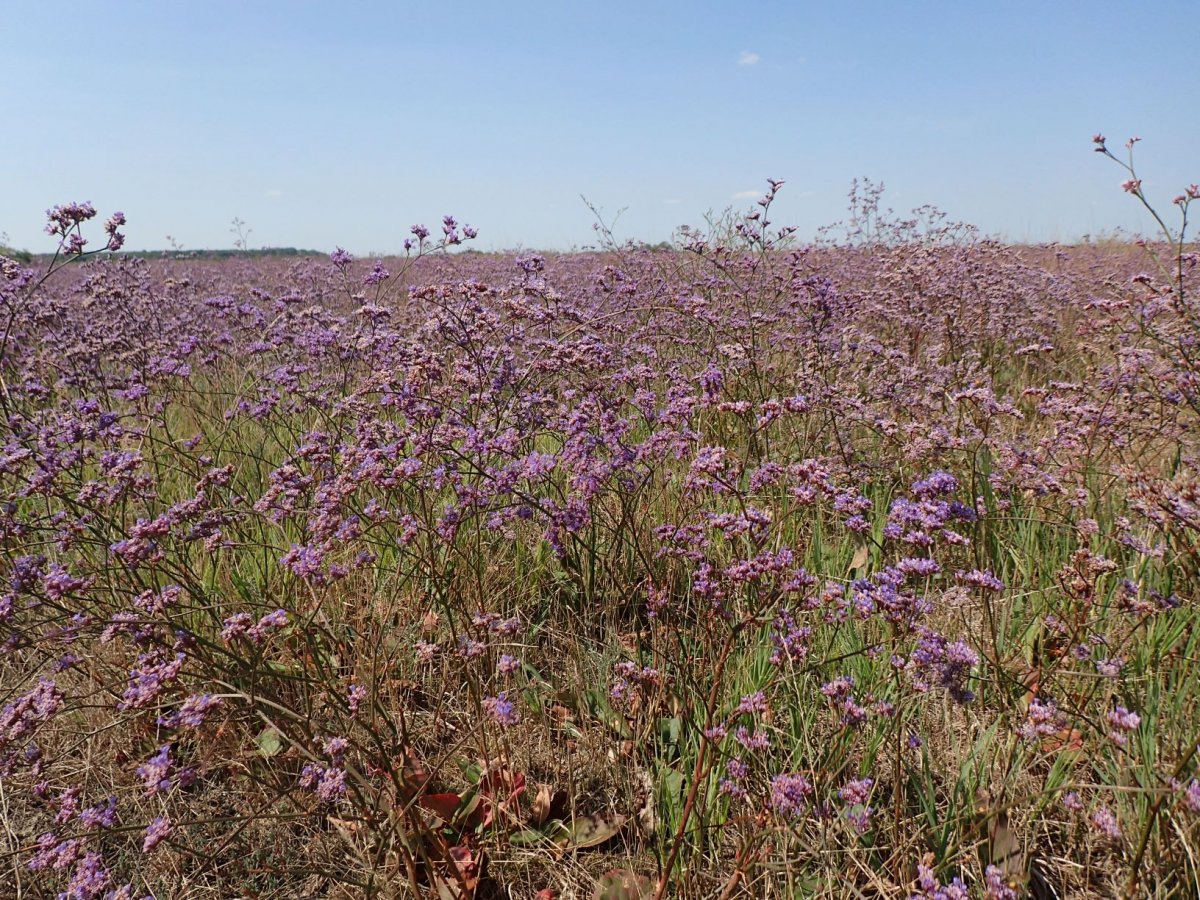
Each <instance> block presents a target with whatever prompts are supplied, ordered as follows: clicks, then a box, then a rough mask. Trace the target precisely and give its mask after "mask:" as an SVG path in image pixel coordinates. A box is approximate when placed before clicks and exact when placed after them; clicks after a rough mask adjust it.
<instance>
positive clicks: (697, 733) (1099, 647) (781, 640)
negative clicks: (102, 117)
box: [0, 173, 1200, 900]
mask: <svg viewBox="0 0 1200 900" xmlns="http://www.w3.org/2000/svg"><path fill="white" fill-rule="evenodd" d="M1132 180H1133V175H1132V173H1131V182H1132ZM1131 182H1127V186H1126V190H1128V191H1129V192H1130V193H1133V194H1135V195H1136V196H1139V197H1140V182H1138V183H1137V184H1132V187H1131V186H1130V185H1131ZM776 190H778V183H772V185H771V188H770V191H769V192H768V194H767V196H765V197H764V198H763V200H762V202H761V203H760V204H759V205H758V206H756V207H755V208H754V211H753V212H751V213H749V214H747V215H744V216H739V217H736V218H729V219H726V220H724V221H723V222H721V223H717V224H718V225H720V227H714V229H712V230H711V231H709V232H705V233H701V232H699V231H687V232H684V234H683V240H682V241H681V242H680V246H679V247H678V248H677V249H675V250H673V251H670V252H665V251H659V252H653V251H648V250H637V249H633V248H619V247H614V248H612V249H611V250H610V251H608V252H603V253H600V252H596V253H587V254H578V255H562V256H552V255H548V256H546V257H545V258H543V257H541V256H538V255H533V254H529V255H524V256H520V257H517V258H513V257H512V256H498V255H485V254H446V253H442V252H440V251H442V250H444V249H445V248H446V247H447V246H448V245H451V244H456V243H460V242H462V241H465V240H467V239H469V238H470V237H471V236H473V232H471V231H470V229H469V228H467V227H465V226H460V225H458V224H457V223H456V222H455V221H454V220H453V219H451V218H447V219H446V220H445V223H444V226H443V227H442V228H441V229H435V230H434V231H435V233H434V234H433V235H430V234H429V230H427V229H424V228H421V227H420V226H416V227H414V229H413V233H414V236H413V239H412V242H411V246H410V248H409V255H408V256H406V257H403V258H396V259H387V260H381V261H375V260H356V259H352V258H351V257H350V256H349V255H348V254H345V253H342V252H340V251H339V252H337V253H335V254H333V255H332V257H330V258H323V259H305V260H303V261H299V262H295V261H291V262H281V261H263V260H259V261H255V260H252V259H234V260H226V261H223V262H220V263H214V262H209V261H205V260H202V259H190V260H189V259H173V260H164V261H157V262H153V263H149V262H145V261H140V260H136V259H128V258H125V257H123V256H107V257H106V256H100V255H98V256H97V257H96V258H94V259H90V260H89V259H84V260H83V261H82V262H80V261H79V259H78V257H80V256H83V255H85V254H84V250H85V245H84V244H83V243H82V240H83V237H84V236H85V234H86V232H87V229H88V228H90V227H91V224H92V223H90V222H88V220H89V219H90V218H91V217H92V215H93V214H94V211H93V210H92V209H91V208H90V207H89V206H87V205H85V204H80V205H72V206H66V207H57V208H55V210H53V211H52V221H51V230H52V231H53V232H55V233H56V235H57V236H58V237H59V238H60V239H61V240H62V242H63V246H62V255H61V256H60V257H58V258H56V260H55V262H54V263H53V264H52V265H51V268H52V269H55V270H61V271H57V272H53V273H51V274H52V277H49V278H46V277H44V274H45V266H43V267H42V268H41V269H35V268H26V267H24V266H22V265H19V264H17V263H16V262H13V261H5V262H3V263H2V266H3V269H2V276H3V277H2V278H0V314H2V316H3V322H2V327H3V329H4V330H3V334H2V336H0V340H2V347H0V376H2V379H3V382H2V384H0V407H2V412H3V414H4V426H3V427H4V435H3V446H2V447H0V547H2V550H0V552H2V562H0V568H2V575H3V578H2V583H0V590H2V592H3V593H2V594H0V642H2V645H3V652H2V654H0V707H2V712H0V819H2V822H3V829H4V830H3V834H0V854H2V856H0V859H2V860H3V864H2V866H0V893H3V894H4V895H5V896H14V897H48V896H60V897H65V898H72V900H73V898H102V897H103V898H134V897H137V898H140V897H145V896H147V895H150V896H154V897H160V898H166V897H171V898H200V897H205V898H210V897H211V898H218V897H219V898H229V897H264V898H266V897H341V898H350V897H393V896H419V897H436V898H442V900H453V898H459V900H465V898H473V897H478V898H489V897H537V898H539V900H546V898H552V897H563V898H568V897H583V898H587V897H595V898H600V900H610V898H611V900H616V898H651V897H653V898H662V897H664V896H671V897H721V898H729V897H736V896H746V897H772V898H783V897H788V898H792V897H906V898H924V900H930V898H946V900H952V898H966V897H987V898H992V900H999V898H1015V897H1018V896H1027V895H1029V896H1034V897H1054V896H1060V897H1088V896H1118V895H1119V896H1157V897H1167V896H1195V895H1196V892H1197V891H1198V890H1200V888H1198V887H1197V885H1198V884H1200V861H1198V858H1197V855H1198V854H1200V780H1197V779H1198V777H1200V775H1198V769H1200V759H1198V758H1197V753H1196V749H1197V740H1198V738H1200V730H1198V729H1200V709H1198V707H1197V702H1198V699H1200V679H1198V678H1197V677H1196V672H1195V670H1196V662H1197V658H1198V656H1200V628H1198V627H1197V626H1198V624H1200V623H1198V621H1197V612H1196V603H1197V599H1198V598H1197V587H1198V585H1200V575H1198V574H1197V573H1198V572H1200V484H1198V480H1197V459H1198V453H1200V429H1198V428H1197V413H1200V345H1198V343H1197V338H1198V337H1200V319H1198V316H1200V303H1198V302H1197V301H1196V300H1195V295H1194V294H1192V293H1190V292H1189V291H1188V290H1187V288H1188V287H1189V286H1190V284H1191V281H1190V278H1191V277H1192V276H1191V272H1192V271H1193V270H1194V268H1195V266H1196V261H1197V258H1196V256H1195V255H1194V254H1191V253H1189V252H1185V251H1186V250H1187V249H1188V248H1187V246H1186V245H1185V244H1184V243H1183V240H1182V235H1181V236H1180V240H1179V242H1178V245H1174V244H1172V243H1171V242H1170V240H1169V237H1170V234H1169V233H1168V235H1167V237H1168V240H1165V241H1164V242H1162V243H1160V244H1157V245H1145V246H1142V247H1134V246H1131V245H1127V244H1117V243H1112V244H1086V245H1080V246H1075V247H1054V246H1049V247H1012V246H1005V245H1001V244H998V243H995V242H991V241H987V240H983V239H981V238H979V237H978V236H976V235H975V234H974V232H973V231H971V230H970V229H967V228H963V227H959V226H952V225H948V224H946V223H945V222H944V220H942V219H940V218H939V217H938V216H937V215H936V214H933V213H931V212H929V211H926V212H925V213H923V214H921V215H918V216H916V217H915V218H913V219H911V220H903V219H897V218H895V217H891V216H888V215H887V214H885V213H884V212H882V211H881V210H880V208H879V205H878V202H877V200H878V197H877V194H875V193H874V192H872V191H870V190H868V191H867V192H865V193H860V194H858V195H857V197H856V198H855V201H854V206H853V210H852V212H853V215H852V217H851V219H850V224H849V225H848V226H847V227H846V228H844V229H841V230H839V231H837V232H836V233H835V232H830V233H829V235H827V236H826V238H825V239H823V240H822V241H820V242H818V243H817V244H815V245H808V246H803V247H800V246H792V245H791V243H790V240H789V237H790V235H789V232H788V231H787V229H784V230H783V231H780V230H778V229H777V228H775V227H773V226H772V225H771V224H770V223H769V222H768V221H767V220H768V217H769V215H770V210H771V201H772V200H773V198H774V195H775V192H776ZM1189 199H1194V198H1190V197H1189V196H1188V195H1185V197H1184V198H1183V203H1181V204H1180V206H1181V207H1182V209H1183V210H1184V213H1185V214H1186V206H1187V202H1188V200H1189ZM122 225H123V217H122V216H120V214H117V215H115V216H114V217H113V218H111V219H110V220H109V221H108V223H107V225H106V226H104V227H105V229H106V236H105V237H104V238H103V239H102V240H107V241H108V242H109V243H110V244H111V245H115V246H117V247H119V245H120V230H119V229H120V228H121V227H122ZM439 230H440V234H438V233H437V232H438V231H439ZM99 231H100V228H97V229H96V232H97V233H99ZM66 262H70V263H71V265H69V266H64V263H66Z"/></svg>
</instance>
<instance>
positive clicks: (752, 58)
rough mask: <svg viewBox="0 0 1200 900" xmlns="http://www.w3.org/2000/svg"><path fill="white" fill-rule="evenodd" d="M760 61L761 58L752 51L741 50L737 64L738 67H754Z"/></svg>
mask: <svg viewBox="0 0 1200 900" xmlns="http://www.w3.org/2000/svg"><path fill="white" fill-rule="evenodd" d="M760 59H762V57H761V56H759V55H758V54H757V53H755V52H754V51H753V50H743V51H742V53H741V55H740V56H739V57H738V61H737V62H738V65H739V66H753V65H756V64H757V63H758V61H759V60H760Z"/></svg>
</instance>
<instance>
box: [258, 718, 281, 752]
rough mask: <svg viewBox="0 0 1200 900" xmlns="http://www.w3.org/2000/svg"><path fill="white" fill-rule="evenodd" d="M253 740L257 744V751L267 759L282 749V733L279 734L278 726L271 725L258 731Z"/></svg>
mask: <svg viewBox="0 0 1200 900" xmlns="http://www.w3.org/2000/svg"><path fill="white" fill-rule="evenodd" d="M254 742H255V743H256V744H258V752H259V753H261V754H262V755H263V756H264V757H266V758H267V759H270V758H271V757H272V756H274V755H275V754H277V753H278V752H279V751H280V750H282V749H283V735H282V734H280V732H279V729H278V728H275V727H273V726H271V725H268V726H267V727H266V728H264V729H263V730H262V731H260V732H259V733H258V737H256V738H255V739H254Z"/></svg>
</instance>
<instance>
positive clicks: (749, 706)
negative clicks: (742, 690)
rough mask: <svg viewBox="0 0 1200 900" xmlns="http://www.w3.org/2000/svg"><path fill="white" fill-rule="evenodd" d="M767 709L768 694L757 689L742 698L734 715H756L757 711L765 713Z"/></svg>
mask: <svg viewBox="0 0 1200 900" xmlns="http://www.w3.org/2000/svg"><path fill="white" fill-rule="evenodd" d="M766 711H767V696H766V694H764V693H763V692H762V691H755V692H754V693H753V694H749V695H747V696H745V697H743V698H742V699H741V702H740V703H738V705H737V709H735V710H734V711H733V715H735V716H737V715H742V714H745V715H754V714H756V713H764V712H766Z"/></svg>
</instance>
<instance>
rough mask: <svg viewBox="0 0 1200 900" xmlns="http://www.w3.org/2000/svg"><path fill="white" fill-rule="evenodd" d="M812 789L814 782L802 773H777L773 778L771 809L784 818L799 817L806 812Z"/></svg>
mask: <svg viewBox="0 0 1200 900" xmlns="http://www.w3.org/2000/svg"><path fill="white" fill-rule="evenodd" d="M812 790H813V789H812V784H810V783H809V781H808V779H807V778H805V777H804V776H802V775H799V774H797V773H782V774H779V775H776V776H775V777H774V778H772V779H771V809H773V810H774V811H775V812H776V813H777V814H778V815H780V816H783V817H784V818H788V819H796V818H799V817H800V816H801V815H802V814H803V813H804V809H805V807H806V806H807V804H808V798H809V797H810V796H811V795H812Z"/></svg>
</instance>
